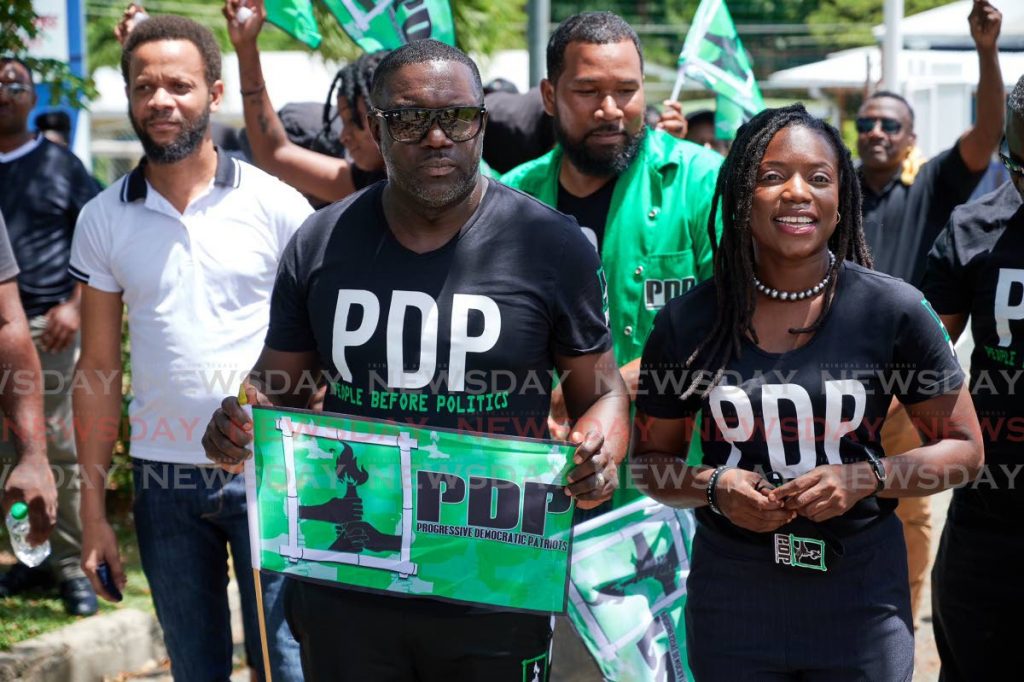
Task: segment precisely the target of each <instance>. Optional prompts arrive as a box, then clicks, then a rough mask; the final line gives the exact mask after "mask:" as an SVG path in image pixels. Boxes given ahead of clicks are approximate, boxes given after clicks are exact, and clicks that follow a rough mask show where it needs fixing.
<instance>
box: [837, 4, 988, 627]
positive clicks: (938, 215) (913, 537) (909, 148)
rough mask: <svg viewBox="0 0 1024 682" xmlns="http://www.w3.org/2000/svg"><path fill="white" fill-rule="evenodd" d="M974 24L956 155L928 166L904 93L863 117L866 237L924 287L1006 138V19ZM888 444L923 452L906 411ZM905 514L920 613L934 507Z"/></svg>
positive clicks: (876, 252) (888, 429) (891, 421)
mask: <svg viewBox="0 0 1024 682" xmlns="http://www.w3.org/2000/svg"><path fill="white" fill-rule="evenodd" d="M967 20H968V25H969V27H970V32H971V38H972V39H973V40H974V44H975V47H976V49H977V53H978V87H977V115H976V116H975V123H974V125H972V126H971V127H970V128H968V129H967V131H966V132H964V133H963V134H962V135H961V136H960V138H959V139H958V140H957V141H956V143H955V144H954V145H953V146H952V147H951V148H949V149H947V150H945V151H943V152H940V153H939V154H937V155H935V156H934V157H933V158H931V159H929V160H928V161H927V163H924V165H921V163H920V161H921V160H920V159H919V158H917V157H918V156H919V155H920V152H918V151H917V150H916V149H915V143H916V141H917V136H916V134H915V132H914V110H913V109H912V108H911V107H910V103H909V102H907V101H906V100H905V99H904V98H903V97H901V96H900V95H899V94H897V93H893V92H876V93H874V94H873V95H871V96H870V97H868V98H866V99H865V100H864V104H863V105H861V108H860V110H859V111H858V112H857V121H856V123H857V154H858V156H859V157H860V160H861V167H860V181H861V183H860V184H861V193H862V194H863V199H864V205H863V214H864V238H865V239H866V240H867V243H868V246H869V247H870V248H871V255H872V258H873V259H874V267H875V269H876V270H878V271H879V272H884V273H886V274H887V275H892V276H893V277H899V278H901V279H903V280H905V281H907V282H909V283H910V284H913V285H914V286H916V287H920V286H921V277H922V275H923V273H924V266H925V259H926V256H927V254H928V249H929V248H930V247H931V244H932V242H933V241H935V237H936V235H938V233H939V231H940V230H941V229H942V226H943V225H945V224H946V221H947V220H949V215H950V213H952V211H953V209H954V208H955V207H956V206H958V205H959V204H962V203H964V202H965V201H967V200H968V198H969V197H970V196H971V192H972V191H973V190H974V188H975V186H976V185H977V184H978V181H979V180H981V177H982V175H983V174H984V172H985V169H986V168H988V164H989V161H990V160H991V158H992V152H994V151H995V149H996V145H998V144H999V137H1000V135H1001V134H1002V127H1003V104H1004V96H1005V93H1004V90H1003V78H1002V74H1001V72H1000V69H999V53H998V47H997V38H998V36H999V31H1000V28H1001V26H1002V15H1001V14H1000V13H999V11H998V10H997V9H996V8H995V7H993V6H992V5H991V4H990V3H989V2H987V0H976V2H975V3H974V5H973V7H972V10H971V14H970V16H969V17H968V18H967ZM882 443H883V445H884V447H885V453H886V455H889V456H892V455H898V454H902V453H904V452H908V451H909V450H912V449H913V448H916V447H918V446H920V445H921V439H920V437H919V435H918V433H917V430H916V429H915V428H914V426H913V425H912V424H911V423H910V418H909V417H908V416H907V413H906V411H905V410H904V409H903V408H902V407H899V406H895V408H894V410H893V411H892V412H891V413H890V415H889V418H888V419H886V422H885V426H884V428H883V431H882ZM897 514H898V515H899V517H900V520H901V521H903V527H904V537H905V538H906V541H907V562H908V566H909V569H910V588H911V603H912V609H913V611H914V612H915V614H916V612H917V610H918V606H919V604H918V602H919V600H920V595H921V592H922V588H923V586H924V577H925V573H926V571H927V569H928V562H929V561H930V557H931V552H930V550H929V547H930V545H931V501H930V500H929V499H928V498H924V497H907V498H903V499H901V500H900V504H899V509H898V511H897Z"/></svg>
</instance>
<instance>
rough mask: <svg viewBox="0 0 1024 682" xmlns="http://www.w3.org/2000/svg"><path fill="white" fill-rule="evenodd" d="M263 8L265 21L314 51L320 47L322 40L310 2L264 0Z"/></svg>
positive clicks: (300, 0)
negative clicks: (265, 11)
mask: <svg viewBox="0 0 1024 682" xmlns="http://www.w3.org/2000/svg"><path fill="white" fill-rule="evenodd" d="M264 6H265V7H266V8H267V21H269V22H270V23H272V24H273V25H274V26H277V27H278V28H279V29H281V30H282V31H284V32H285V33H287V34H288V35H290V36H291V37H293V38H295V39H296V40H298V41H300V42H303V43H305V44H306V45H308V46H309V47H310V48H312V49H314V50H315V49H316V48H318V47H320V41H321V40H322V38H321V36H320V27H319V26H317V24H316V17H314V16H313V3H312V0H266V3H265V5H264Z"/></svg>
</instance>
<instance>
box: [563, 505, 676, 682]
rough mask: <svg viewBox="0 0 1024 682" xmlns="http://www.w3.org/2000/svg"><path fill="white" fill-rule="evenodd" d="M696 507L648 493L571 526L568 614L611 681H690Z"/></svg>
mask: <svg viewBox="0 0 1024 682" xmlns="http://www.w3.org/2000/svg"><path fill="white" fill-rule="evenodd" d="M694 528H695V527H694V519H693V512H691V511H690V510H684V509H673V508H671V507H666V506H664V505H661V504H658V503H657V502H655V501H654V500H651V499H650V498H646V497H644V498H641V499H639V500H637V501H636V502H633V503H631V504H629V505H626V506H625V507H621V508H620V509H616V510H614V511H611V512H608V513H606V514H602V515H601V516H599V517H597V518H595V519H592V520H591V521H587V522H585V523H582V524H580V525H578V526H577V527H576V528H575V529H574V531H573V553H572V571H571V581H570V584H569V618H570V620H571V621H572V624H573V626H574V627H575V628H576V631H577V632H579V634H580V637H581V638H582V639H583V643H584V644H585V645H586V646H587V649H588V650H589V651H590V653H591V655H592V656H593V657H594V660H595V661H596V662H597V664H598V666H599V667H600V668H601V674H602V676H603V677H604V679H606V680H616V681H617V682H663V681H664V680H675V681H676V682H684V681H685V680H690V679H693V675H692V673H691V672H690V669H689V664H688V662H687V658H686V624H685V621H684V619H683V608H684V607H685V605H686V578H687V576H688V575H689V573H690V560H689V557H690V544H691V542H692V540H693V532H694Z"/></svg>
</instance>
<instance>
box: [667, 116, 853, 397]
mask: <svg viewBox="0 0 1024 682" xmlns="http://www.w3.org/2000/svg"><path fill="white" fill-rule="evenodd" d="M788 126H803V127H805V128H809V129H811V130H814V131H816V132H817V133H818V134H819V135H821V136H822V137H823V138H824V139H826V140H827V141H828V142H829V144H831V145H832V148H833V149H834V150H835V153H836V158H837V159H838V160H839V214H840V221H839V224H837V225H836V229H835V232H833V233H832V237H831V238H830V239H829V242H828V246H829V248H830V249H831V250H832V252H833V253H834V254H835V255H836V260H835V263H834V264H833V265H832V268H831V270H830V272H829V280H828V284H827V285H826V287H825V291H824V297H825V305H824V307H823V308H822V311H821V314H820V315H819V316H818V319H816V320H815V321H814V323H813V324H811V325H810V326H809V327H803V328H800V329H790V330H789V332H790V333H791V334H804V333H809V332H813V331H816V330H817V329H818V327H820V326H821V321H822V320H823V319H824V318H825V315H826V314H827V313H828V310H829V308H830V307H831V305H832V294H833V293H834V291H835V287H836V280H837V278H838V277H837V275H838V272H839V268H840V266H841V265H842V263H843V261H844V260H852V261H853V262H855V263H858V264H860V265H863V266H865V267H869V268H870V267H871V254H870V253H869V251H868V247H867V244H866V243H865V241H864V231H863V228H862V225H861V206H860V182H859V181H858V179H857V172H856V170H855V169H854V166H853V160H852V159H851V158H850V151H849V150H848V149H847V148H846V146H845V145H844V144H843V140H842V138H841V137H840V136H839V132H838V131H837V130H836V129H835V128H833V127H832V126H830V125H829V124H828V123H826V122H824V121H822V120H821V119H818V118H815V117H813V116H811V115H810V114H808V113H807V110H806V109H804V107H803V105H802V104H793V105H790V106H788V107H782V108H779V109H766V110H765V111H762V112H761V113H759V114H758V115H756V116H754V117H753V118H752V119H750V121H748V122H747V123H746V124H744V125H743V126H742V127H741V128H740V129H739V133H738V135H737V137H736V141H735V142H734V143H733V146H732V149H731V150H730V151H729V156H728V157H726V159H725V163H723V164H722V169H721V171H719V173H718V182H717V183H716V185H715V195H714V198H713V199H712V202H711V215H710V216H709V217H708V233H709V234H710V236H711V244H712V248H713V251H714V260H715V275H714V277H715V289H716V300H717V306H716V311H715V322H714V325H713V326H712V328H711V331H710V332H709V333H708V335H707V337H705V339H704V340H703V341H702V342H701V343H700V345H699V346H697V349H696V350H695V351H694V352H693V354H692V355H690V357H689V358H688V359H687V360H686V368H687V369H691V368H696V369H698V370H699V371H697V372H694V377H693V380H692V381H691V382H690V385H689V386H688V387H687V389H686V391H684V392H683V398H687V397H689V396H691V395H693V394H694V393H698V391H699V393H698V395H700V397H702V398H703V397H705V396H707V395H708V393H710V392H711V389H712V388H714V387H715V386H716V385H717V384H718V382H719V381H720V380H721V378H722V375H723V374H724V372H725V368H726V367H727V366H728V365H729V363H730V362H731V361H732V360H733V359H734V358H737V357H739V356H740V352H741V350H740V349H741V344H742V342H743V336H744V335H749V336H750V338H751V339H753V341H754V343H757V342H758V339H757V333H756V332H755V331H754V327H753V323H752V320H753V317H754V303H755V301H756V296H757V294H756V290H755V289H754V285H753V278H754V274H755V271H754V239H753V233H752V231H751V229H750V210H751V205H752V203H753V197H754V188H755V186H756V183H757V171H758V167H759V166H760V165H761V159H763V158H764V153H765V150H766V149H767V148H768V144H769V143H770V142H771V141H772V138H774V137H775V134H776V133H778V132H779V131H780V130H782V129H783V128H786V127H788ZM719 207H721V208H719ZM719 210H721V211H722V239H721V243H716V239H715V217H716V214H717V213H718V211H719ZM711 368H715V369H711ZM709 374H711V375H712V376H711V380H710V381H706V382H705V380H706V378H707V376H708V375H709Z"/></svg>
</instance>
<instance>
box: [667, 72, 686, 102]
mask: <svg viewBox="0 0 1024 682" xmlns="http://www.w3.org/2000/svg"><path fill="white" fill-rule="evenodd" d="M685 80H686V75H685V74H684V73H683V66H682V65H681V64H680V65H679V70H678V71H676V84H675V85H673V86H672V96H671V97H669V99H670V100H672V101H673V102H678V101H679V91H680V90H682V89H683V82H684V81H685Z"/></svg>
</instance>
